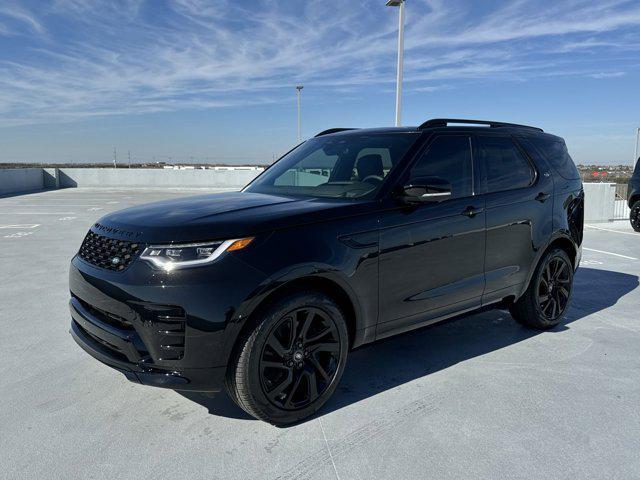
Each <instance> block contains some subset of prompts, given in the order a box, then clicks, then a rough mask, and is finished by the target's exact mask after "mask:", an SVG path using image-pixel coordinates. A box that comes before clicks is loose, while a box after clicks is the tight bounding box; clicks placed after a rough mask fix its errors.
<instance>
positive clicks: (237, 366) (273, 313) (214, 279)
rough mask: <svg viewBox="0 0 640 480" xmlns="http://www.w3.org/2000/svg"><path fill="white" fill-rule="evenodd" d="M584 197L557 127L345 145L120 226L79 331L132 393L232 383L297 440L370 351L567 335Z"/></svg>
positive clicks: (485, 126)
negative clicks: (377, 345)
mask: <svg viewBox="0 0 640 480" xmlns="http://www.w3.org/2000/svg"><path fill="white" fill-rule="evenodd" d="M583 198H584V195H583V190H582V183H581V181H580V176H579V174H578V172H577V170H576V168H575V166H574V164H573V161H571V158H570V157H569V155H568V153H567V149H566V146H565V144H564V141H563V140H562V139H560V138H558V137H555V136H553V135H549V134H546V133H544V132H543V131H542V130H540V129H537V128H533V127H526V126H521V125H513V124H505V123H498V122H481V121H472V120H447V119H436V120H430V121H427V122H425V123H424V124H422V125H421V126H419V127H406V128H405V127H403V128H380V129H362V130H357V129H332V130H327V131H324V132H322V133H319V134H318V135H317V136H316V137H315V138H313V139H311V140H308V141H306V142H304V143H302V144H301V145H299V146H298V147H296V148H295V149H294V150H292V151H291V152H289V153H288V154H286V155H285V156H284V157H283V158H281V159H280V160H279V161H278V162H276V163H275V164H274V165H272V166H271V167H270V168H268V169H267V170H265V171H264V172H263V173H262V174H261V175H260V176H259V177H257V178H256V179H255V180H254V181H253V182H251V183H250V184H249V185H248V186H247V187H246V188H244V190H243V191H242V192H238V193H221V194H216V195H203V196H195V197H189V198H183V199H179V200H170V201H163V202H158V203H153V204H149V205H142V206H137V207H133V208H129V209H126V210H122V211H119V212H115V213H112V214H109V215H106V216H105V217H103V218H102V219H100V220H99V221H98V223H96V224H95V225H94V226H93V227H92V228H91V230H90V232H89V233H88V234H87V236H86V238H85V240H84V242H83V244H82V246H81V247H80V251H79V252H78V254H77V255H76V256H75V257H74V259H73V260H72V263H71V269H70V289H71V316H72V318H73V320H72V322H71V333H72V335H73V337H74V339H75V340H76V342H77V343H78V344H79V345H80V346H81V347H82V348H83V349H84V350H86V351H87V352H88V353H89V354H90V355H92V356H94V357H95V358H97V359H98V360H100V361H101V362H103V363H106V364H107V365H110V366H111V367H114V368H116V369H118V370H120V371H121V372H122V373H124V374H125V375H126V376H127V377H128V378H129V379H130V380H133V381H136V382H140V383H143V384H146V385H155V386H159V387H167V388H172V389H175V390H192V391H205V392H208V391H218V390H220V389H221V388H223V387H224V386H226V389H227V391H228V392H229V394H230V396H231V397H232V398H233V400H234V401H235V402H236V403H237V404H238V405H239V406H240V407H242V408H243V409H244V410H246V411H247V412H248V413H250V414H251V415H253V416H255V417H257V418H259V419H262V420H265V421H267V422H271V423H274V424H280V425H283V424H290V423H293V422H296V421H299V420H301V419H303V418H305V417H308V416H309V415H311V414H313V413H314V412H315V411H316V410H318V408H320V407H321V406H322V405H323V404H324V403H325V402H326V401H327V399H328V398H329V397H330V396H331V394H332V393H333V392H334V390H335V388H336V386H337V384H338V382H339V380H340V377H341V375H342V372H343V370H344V368H345V363H346V361H347V354H348V352H349V351H350V350H351V349H353V348H355V347H358V346H360V345H363V344H365V343H368V342H372V341H374V340H376V339H380V338H384V337H388V336H391V335H395V334H397V333H401V332H405V331H408V330H411V329H414V328H418V327H422V326H425V325H429V324H433V323H436V322H439V321H441V320H443V319H447V318H450V317H453V316H456V315H459V314H462V313H466V312H471V311H474V310H477V309H479V308H484V307H487V306H495V307H497V308H509V310H510V311H511V313H512V315H513V317H514V318H515V319H516V321H518V322H519V323H521V324H523V325H526V326H528V327H533V328H539V329H547V328H550V327H553V326H555V325H557V324H558V323H559V322H560V321H561V319H562V316H563V315H564V313H565V312H566V310H567V306H568V305H569V302H570V299H571V289H572V281H573V273H574V271H575V269H576V268H577V267H578V263H579V261H580V257H581V243H582V228H583ZM372 370H375V365H372Z"/></svg>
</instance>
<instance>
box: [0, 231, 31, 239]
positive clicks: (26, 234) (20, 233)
mask: <svg viewBox="0 0 640 480" xmlns="http://www.w3.org/2000/svg"><path fill="white" fill-rule="evenodd" d="M29 235H33V232H16V233H10V234H9V235H5V236H4V237H3V238H22V237H27V236H29Z"/></svg>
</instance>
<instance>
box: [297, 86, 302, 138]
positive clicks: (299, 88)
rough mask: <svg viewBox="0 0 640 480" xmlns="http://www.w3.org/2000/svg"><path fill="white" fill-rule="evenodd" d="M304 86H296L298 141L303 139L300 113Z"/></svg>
mask: <svg viewBox="0 0 640 480" xmlns="http://www.w3.org/2000/svg"><path fill="white" fill-rule="evenodd" d="M303 88H304V86H303V85H298V86H296V93H297V95H298V143H300V142H301V141H302V116H301V115H300V93H301V91H302V89H303Z"/></svg>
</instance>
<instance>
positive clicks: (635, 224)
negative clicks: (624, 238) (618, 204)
mask: <svg viewBox="0 0 640 480" xmlns="http://www.w3.org/2000/svg"><path fill="white" fill-rule="evenodd" d="M629 221H630V222H631V228H633V229H634V230H635V231H636V232H640V200H636V201H635V202H633V203H632V204H631V212H630V213H629Z"/></svg>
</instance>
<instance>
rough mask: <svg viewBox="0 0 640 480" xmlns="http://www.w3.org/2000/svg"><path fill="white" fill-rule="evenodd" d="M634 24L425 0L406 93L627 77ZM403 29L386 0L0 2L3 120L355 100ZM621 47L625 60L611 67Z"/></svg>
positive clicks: (387, 64) (610, 6)
mask: <svg viewBox="0 0 640 480" xmlns="http://www.w3.org/2000/svg"><path fill="white" fill-rule="evenodd" d="M638 26H640V6H639V5H638V4H637V2H632V1H622V0H603V1H600V2H597V4H594V2H592V1H589V0H568V1H565V2H554V3H549V4H541V2H538V1H537V0H536V1H534V0H516V1H512V2H506V3H504V2H499V3H497V4H495V3H489V2H467V3H462V2H453V1H445V0H423V1H421V2H419V1H418V0H416V1H415V2H411V3H408V4H407V32H406V48H407V55H406V71H405V78H406V81H407V83H408V89H407V91H408V92H423V93H425V92H433V91H435V90H440V89H443V88H451V87H452V86H453V85H454V84H455V82H457V81H460V80H464V81H469V80H472V81H486V80H487V79H491V80H492V81H496V80H507V81H531V80H532V79H535V78H540V77H546V76H549V75H550V74H555V75H571V76H576V77H581V78H584V77H585V76H590V77H592V78H610V77H614V76H620V75H623V74H624V72H623V69H624V70H625V71H627V70H628V67H629V65H628V64H629V63H633V62H636V61H637V54H638V52H639V51H640V34H639V33H637V32H638V28H637V27H638ZM396 28H397V17H396V14H395V11H393V10H392V9H389V8H386V7H384V2H382V1H381V0H368V1H363V2H345V1H343V0H333V1H329V0H309V1H304V2H282V1H276V0H254V1H251V2H248V1H247V2H238V1H230V0H215V1H214V0H211V1H206V0H171V1H169V2H168V3H165V2H163V3H160V2H152V1H149V0H148V1H144V0H102V1H100V0H95V1H91V0H55V1H53V2H50V3H47V4H45V5H42V4H41V3H40V2H38V3H36V4H31V7H29V4H28V3H27V4H25V3H24V2H20V3H17V2H16V3H14V4H9V5H6V6H2V7H0V42H4V41H7V42H12V43H11V45H10V46H11V48H9V47H7V49H6V50H11V52H12V53H11V54H10V55H7V56H5V57H4V58H3V59H2V60H0V125H15V124H24V123H37V122H49V121H60V120H76V119H82V118H87V117H91V116H97V115H119V114H131V113H153V112H163V111H176V110H181V109H206V108H225V107H231V106H238V105H255V104H266V103H277V102H285V101H286V102H289V101H290V97H291V88H292V86H293V85H295V84H296V83H298V82H304V83H305V84H307V85H309V86H313V88H315V89H317V90H319V91H323V92H325V93H334V94H337V93H339V92H345V91H348V92H349V95H351V96H353V95H357V92H358V90H359V89H360V90H362V91H364V90H367V89H374V88H375V89H386V88H389V87H390V86H392V85H393V82H394V81H395V63H394V56H395V49H396V44H395V35H396ZM27 32H30V33H32V34H37V35H26V33H27ZM16 35H18V36H20V35H24V41H23V42H17V41H16V37H15V36H16ZM611 52H616V60H617V62H618V63H619V64H620V65H621V66H616V67H611V66H607V68H611V70H608V69H607V70H605V69H604V68H603V66H602V62H603V61H608V59H610V58H611ZM636 67H637V66H636Z"/></svg>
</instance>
